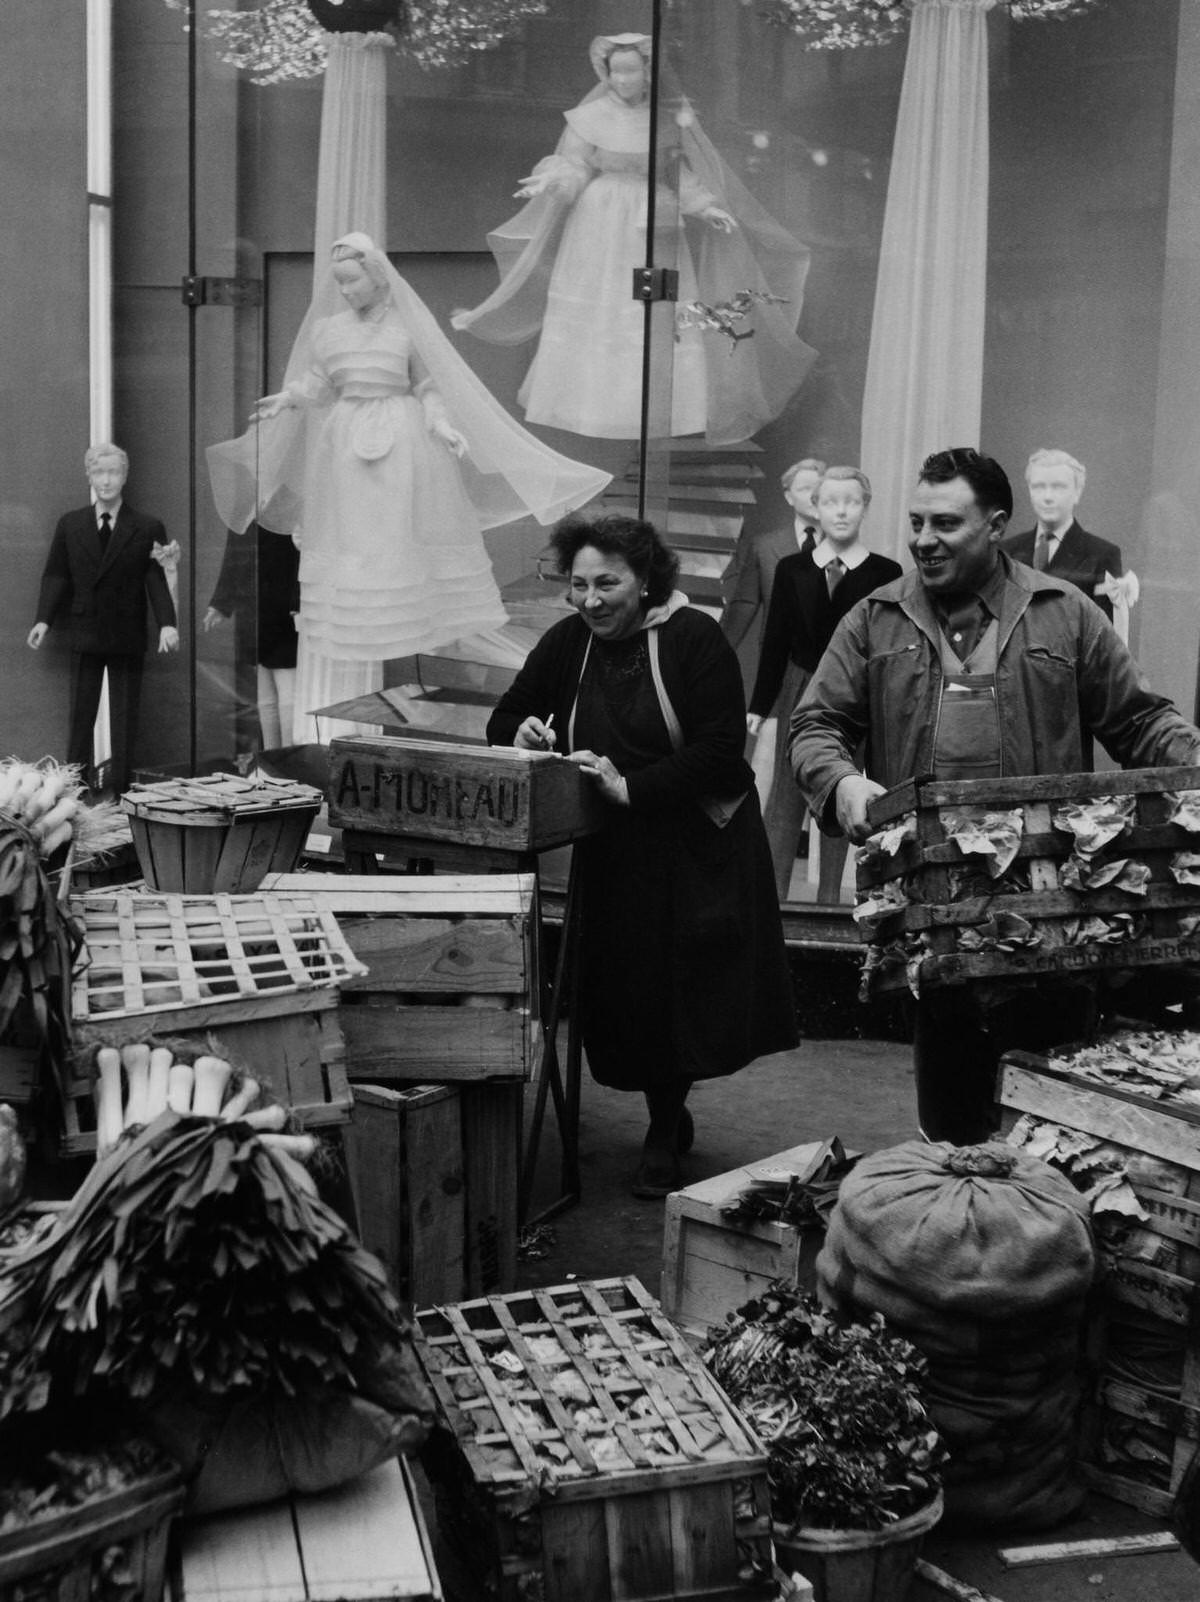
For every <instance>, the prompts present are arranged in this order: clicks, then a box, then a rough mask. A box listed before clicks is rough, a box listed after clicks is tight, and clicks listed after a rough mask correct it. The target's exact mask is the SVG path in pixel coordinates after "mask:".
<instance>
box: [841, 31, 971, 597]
mask: <svg viewBox="0 0 1200 1602" xmlns="http://www.w3.org/2000/svg"><path fill="white" fill-rule="evenodd" d="M995 3H996V0H915V4H914V7H913V19H912V28H911V32H910V34H909V41H908V56H907V59H906V62H905V68H904V83H903V87H902V89H901V94H900V110H899V114H898V116H897V120H896V137H895V143H894V148H893V151H892V167H891V177H890V179H889V183H888V197H887V208H886V210H885V213H884V223H883V240H882V245H881V248H880V256H879V278H878V281H877V283H876V287H875V310H874V314H873V317H872V322H871V346H870V352H869V355H868V359H867V377H866V386H865V390H864V394H863V415H862V451H861V456H860V460H861V462H862V467H863V471H864V472H865V473H866V474H867V476H868V477H869V478H870V480H871V487H872V490H873V499H872V514H871V544H872V546H874V547H875V548H876V549H878V550H880V551H882V552H883V553H884V554H885V555H887V556H892V557H895V558H896V559H897V560H901V561H903V562H904V564H905V565H906V566H908V565H909V562H908V544H907V540H908V521H907V510H908V499H909V496H910V494H911V493H912V488H913V485H914V484H915V482H916V476H917V469H918V468H919V466H920V464H921V462H922V460H923V459H924V458H925V457H926V456H927V455H929V453H930V452H931V451H935V450H941V449H944V448H945V447H947V446H952V445H978V444H979V428H980V405H981V394H982V388H983V333H984V309H985V296H986V289H987V211H988V75H987V66H988V56H987V15H986V14H987V12H988V11H989V10H990V9H991V7H992V6H993V5H994V4H995Z"/></svg>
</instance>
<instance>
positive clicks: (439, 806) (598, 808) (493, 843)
mask: <svg viewBox="0 0 1200 1602" xmlns="http://www.w3.org/2000/svg"><path fill="white" fill-rule="evenodd" d="M328 794H329V821H330V823H332V824H334V825H335V826H337V827H339V828H342V829H351V830H355V831H367V832H370V833H375V834H391V835H408V836H415V837H418V838H426V839H429V840H449V841H452V842H456V843H457V844H459V845H468V846H487V847H491V848H493V849H499V850H503V851H513V852H531V851H541V850H544V849H545V848H546V847H548V846H557V845H565V844H566V843H567V842H568V841H571V840H578V839H580V838H581V837H582V836H583V835H587V834H594V833H595V832H596V831H597V830H598V829H600V828H602V827H603V825H604V803H603V802H602V801H601V799H600V797H599V795H598V794H597V792H596V788H595V785H594V784H593V782H592V781H591V780H590V779H588V778H587V776H586V775H585V774H583V773H581V772H580V770H579V768H578V767H577V765H576V764H575V763H574V762H567V761H564V759H563V758H562V757H560V756H556V755H555V754H554V753H553V752H549V751H518V750H517V749H516V748H515V747H513V746H481V745H456V744H452V743H451V742H449V741H442V740H411V739H407V738H387V737H378V738H374V739H370V738H367V737H365V736H360V735H350V736H347V737H345V738H342V739H336V740H334V741H333V742H332V744H331V745H330V749H329V792H328Z"/></svg>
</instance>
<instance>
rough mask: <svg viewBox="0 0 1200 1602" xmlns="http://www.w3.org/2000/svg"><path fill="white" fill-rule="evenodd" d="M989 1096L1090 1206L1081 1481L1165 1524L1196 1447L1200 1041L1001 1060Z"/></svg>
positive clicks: (1010, 1132) (1128, 1037)
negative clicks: (1092, 1275) (1097, 1270)
mask: <svg viewBox="0 0 1200 1602" xmlns="http://www.w3.org/2000/svg"><path fill="white" fill-rule="evenodd" d="M997 1099H998V1101H999V1103H1000V1105H1001V1109H1002V1120H1003V1127H1004V1129H1005V1131H1006V1134H1005V1138H1006V1140H1007V1141H1008V1142H1009V1143H1010V1144H1012V1145H1014V1146H1019V1147H1020V1148H1021V1149H1022V1150H1023V1151H1026V1152H1028V1153H1030V1154H1031V1155H1033V1156H1036V1157H1040V1158H1041V1159H1042V1160H1043V1161H1045V1162H1048V1163H1049V1164H1051V1166H1053V1167H1055V1168H1057V1169H1059V1170H1060V1171H1061V1172H1062V1173H1064V1174H1065V1175H1066V1176H1067V1177H1068V1178H1069V1179H1070V1180H1071V1181H1072V1183H1073V1184H1074V1185H1075V1186H1076V1188H1077V1189H1078V1190H1080V1191H1081V1192H1082V1193H1083V1194H1084V1195H1085V1196H1086V1197H1087V1198H1088V1200H1089V1202H1090V1204H1091V1214H1092V1222H1093V1228H1094V1231H1095V1235H1096V1243H1097V1247H1098V1249H1099V1255H1100V1261H1101V1269H1102V1272H1101V1277H1100V1280H1099V1283H1098V1286H1097V1289H1096V1292H1095V1295H1094V1297H1093V1300H1092V1305H1091V1307H1090V1310H1089V1315H1088V1325H1087V1334H1086V1364H1087V1392H1086V1397H1085V1403H1084V1414H1083V1427H1082V1431H1081V1444H1080V1453H1081V1459H1082V1467H1083V1470H1084V1473H1085V1474H1086V1476H1087V1478H1088V1480H1089V1482H1091V1483H1092V1484H1094V1485H1095V1486H1096V1487H1097V1488H1098V1489H1100V1490H1101V1491H1103V1493H1104V1494H1105V1495H1107V1496H1111V1497H1113V1498H1114V1499H1116V1500H1118V1501H1122V1502H1128V1503H1130V1504H1131V1505H1133V1506H1135V1507H1139V1508H1141V1509H1143V1510H1144V1511H1146V1512H1148V1513H1151V1514H1154V1515H1156V1516H1158V1517H1167V1516H1169V1515H1170V1513H1171V1509H1172V1505H1173V1502H1174V1497H1175V1493H1176V1491H1177V1490H1178V1489H1179V1486H1180V1484H1181V1482H1182V1479H1183V1475H1184V1473H1185V1471H1186V1469H1187V1466H1188V1464H1189V1463H1190V1461H1191V1459H1192V1457H1193V1455H1194V1453H1195V1449H1196V1443H1197V1441H1198V1440H1200V1341H1198V1340H1197V1338H1196V1334H1195V1330H1196V1321H1197V1317H1198V1316H1200V1034H1198V1033H1196V1032H1195V1031H1192V1030H1184V1029H1178V1030H1174V1029H1172V1030H1166V1029H1152V1028H1145V1027H1142V1026H1139V1025H1125V1026H1119V1027H1116V1028H1114V1029H1112V1030H1110V1031H1108V1032H1107V1033H1105V1034H1103V1035H1101V1036H1099V1037H1098V1038H1096V1039H1095V1040H1092V1041H1088V1042H1085V1043H1080V1044H1078V1045H1076V1046H1063V1047H1060V1048H1057V1049H1056V1050H1055V1051H1054V1052H1053V1053H1047V1054H1046V1055H1044V1056H1041V1055H1034V1054H1031V1053H1027V1052H1017V1051H1013V1052H1009V1053H1008V1054H1006V1056H1005V1057H1004V1058H1003V1060H1002V1062H1001V1065H1000V1078H999V1085H998V1089H997Z"/></svg>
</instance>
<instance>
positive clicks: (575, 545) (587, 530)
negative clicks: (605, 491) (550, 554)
mask: <svg viewBox="0 0 1200 1602" xmlns="http://www.w3.org/2000/svg"><path fill="white" fill-rule="evenodd" d="M550 543H551V545H552V546H553V547H554V555H555V561H556V566H557V569H558V572H559V573H560V574H561V575H562V577H563V578H570V576H571V568H572V566H573V564H574V561H575V558H576V557H577V556H578V555H579V552H580V551H581V550H582V549H583V547H584V546H585V545H592V546H594V547H595V548H596V550H598V551H601V552H603V554H604V555H605V556H619V557H621V559H622V560H623V561H624V562H626V563H627V564H628V565H629V567H631V568H632V569H633V571H634V572H635V573H636V574H637V576H638V581H639V582H640V584H641V586H642V588H643V589H644V590H645V592H646V605H647V606H648V607H649V606H661V605H662V603H663V602H664V601H666V600H668V599H669V598H670V595H671V592H672V591H673V590H674V588H675V580H676V578H677V577H678V575H679V558H678V556H676V554H675V552H674V551H673V550H672V549H671V547H670V546H669V545H668V544H667V543H666V541H665V540H664V539H663V537H662V535H661V534H660V533H659V532H658V530H657V529H656V528H655V527H654V525H653V523H647V522H646V521H645V519H644V518H640V517H626V516H625V514H624V513H623V512H607V513H605V514H604V515H603V516H601V517H595V518H589V517H585V516H583V515H582V514H580V513H578V512H572V513H571V515H570V516H569V517H564V518H563V520H562V521H561V522H560V523H559V524H557V526H556V527H555V530H554V533H553V534H552V535H551V536H550Z"/></svg>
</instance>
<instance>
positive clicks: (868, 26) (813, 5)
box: [759, 0, 1099, 50]
mask: <svg viewBox="0 0 1200 1602" xmlns="http://www.w3.org/2000/svg"><path fill="white" fill-rule="evenodd" d="M920 3H921V0H769V3H768V4H767V5H765V6H763V7H762V8H761V9H760V11H759V15H760V16H761V17H763V19H764V20H765V21H767V22H773V23H774V24H775V25H776V26H777V27H780V28H787V29H788V30H789V31H790V32H792V33H794V34H795V35H796V36H797V37H798V38H799V40H800V42H801V44H802V45H803V46H804V48H805V49H806V50H858V49H861V48H862V47H863V46H866V45H881V44H888V43H890V42H891V41H892V40H893V39H896V38H898V37H899V36H900V34H902V33H903V32H904V30H905V29H906V28H907V27H908V24H909V22H910V20H911V18H912V15H913V13H914V11H916V9H917V7H918V6H919V4H920ZM993 3H997V0H993ZM998 3H999V4H1000V5H1002V6H1003V8H1004V9H1005V10H1006V11H1007V12H1008V13H1009V15H1010V16H1012V17H1013V18H1014V19H1015V20H1016V21H1018V22H1047V21H1065V20H1066V19H1067V18H1068V17H1081V16H1082V15H1083V14H1084V12H1086V11H1090V10H1092V8H1093V7H1094V6H1096V5H1097V4H1099V0H998ZM980 9H983V7H981V8H980Z"/></svg>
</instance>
